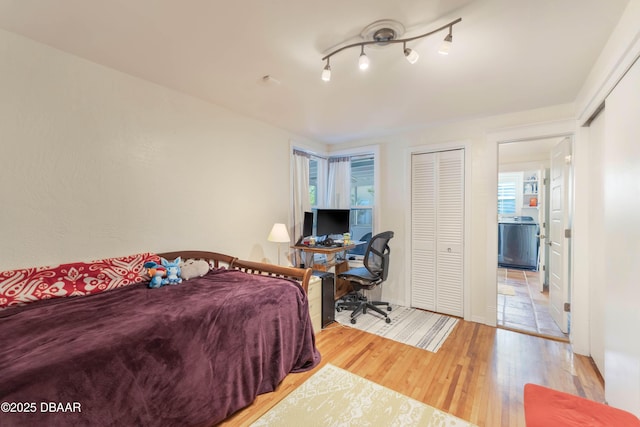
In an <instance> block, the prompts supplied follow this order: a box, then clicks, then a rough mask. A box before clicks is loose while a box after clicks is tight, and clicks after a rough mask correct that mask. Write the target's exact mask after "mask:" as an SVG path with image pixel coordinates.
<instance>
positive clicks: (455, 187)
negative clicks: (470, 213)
mask: <svg viewBox="0 0 640 427" xmlns="http://www.w3.org/2000/svg"><path fill="white" fill-rule="evenodd" d="M463 163H464V152H463V151H462V150H455V151H445V152H442V153H439V162H438V187H437V188H438V191H437V199H436V205H437V216H436V223H437V232H436V240H437V255H436V259H437V261H436V277H437V282H436V309H437V311H438V312H439V313H444V314H451V315H454V316H462V315H463V304H462V290H463V286H462V270H463V268H462V267H463V266H462V242H463V240H462V239H463V234H462V231H463V229H464V228H463V218H464V216H463V212H464V210H463V207H464V205H463V202H464V182H463Z"/></svg>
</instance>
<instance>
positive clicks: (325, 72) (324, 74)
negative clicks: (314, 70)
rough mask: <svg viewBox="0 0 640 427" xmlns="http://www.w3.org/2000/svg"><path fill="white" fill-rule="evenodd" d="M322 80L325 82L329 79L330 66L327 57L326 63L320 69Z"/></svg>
mask: <svg viewBox="0 0 640 427" xmlns="http://www.w3.org/2000/svg"><path fill="white" fill-rule="evenodd" d="M322 80H324V81H325V82H328V81H331V67H330V66H329V59H327V65H325V66H324V69H323V70H322Z"/></svg>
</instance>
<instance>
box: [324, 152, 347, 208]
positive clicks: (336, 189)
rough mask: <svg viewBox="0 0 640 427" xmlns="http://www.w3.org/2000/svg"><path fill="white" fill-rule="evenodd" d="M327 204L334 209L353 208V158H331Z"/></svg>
mask: <svg viewBox="0 0 640 427" xmlns="http://www.w3.org/2000/svg"><path fill="white" fill-rule="evenodd" d="M327 206H328V207H329V208H334V209H350V208H351V159H350V158H349V157H332V158H330V159H329V181H328V189H327Z"/></svg>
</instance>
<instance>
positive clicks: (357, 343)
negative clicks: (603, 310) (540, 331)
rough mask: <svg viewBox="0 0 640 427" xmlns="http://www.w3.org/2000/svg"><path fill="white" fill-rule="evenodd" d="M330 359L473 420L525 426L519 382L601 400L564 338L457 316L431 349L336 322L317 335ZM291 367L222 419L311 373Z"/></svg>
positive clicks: (262, 405)
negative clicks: (292, 370)
mask: <svg viewBox="0 0 640 427" xmlns="http://www.w3.org/2000/svg"><path fill="white" fill-rule="evenodd" d="M316 345H317V346H318V349H319V350H320V352H321V353H322V362H321V364H320V366H322V365H324V364H326V363H331V364H333V365H335V366H338V367H340V368H343V369H346V370H348V371H350V372H352V373H354V374H356V375H360V376H361V377H364V378H367V379H369V380H371V381H373V382H376V383H378V384H381V385H383V386H385V387H387V388H390V389H392V390H396V391H398V392H400V393H402V394H405V395H407V396H409V397H411V398H413V399H416V400H419V401H421V402H424V403H427V404H429V405H431V406H434V407H436V408H439V409H441V410H443V411H446V412H449V413H451V414H452V415H455V416H457V417H460V418H463V419H465V420H468V421H471V422H472V423H475V424H477V425H479V426H489V427H494V426H505V427H506V426H509V427H517V426H524V425H525V424H524V406H523V387H524V385H525V384H526V383H528V382H531V383H536V384H541V385H544V386H547V387H551V388H554V389H557V390H562V391H565V392H568V393H572V394H576V395H579V396H583V397H587V398H589V399H592V400H596V401H598V402H602V401H604V387H603V383H602V379H601V378H600V376H599V375H598V374H597V371H596V370H595V368H594V365H593V363H592V361H591V358H588V357H584V356H579V355H576V354H573V353H572V352H571V346H570V345H569V344H568V343H564V342H560V341H554V340H548V339H544V338H540V337H536V336H531V335H525V334H521V333H518V332H513V331H509V330H505V329H496V328H493V327H490V326H486V325H482V324H479V323H472V322H465V321H464V320H461V321H460V322H458V325H457V326H456V327H455V330H454V331H453V332H452V334H451V335H450V336H449V338H448V339H447V341H446V342H445V343H444V345H443V346H442V347H441V348H440V350H439V351H438V352H437V353H431V352H428V351H426V350H422V349H419V348H415V347H411V346H408V345H404V344H400V343H397V342H395V341H391V340H388V339H385V338H382V337H379V336H377V335H372V334H369V333H366V332H362V331H359V330H357V329H352V328H349V327H343V326H340V325H339V324H337V323H334V324H332V325H330V326H329V328H327V329H324V330H322V331H321V332H319V333H318V334H317V335H316ZM318 369H319V367H317V368H314V369H313V370H312V371H309V372H304V373H299V374H289V375H288V376H287V377H286V378H285V379H284V380H283V382H282V383H281V384H280V386H279V388H278V389H277V390H276V391H274V392H273V393H266V394H263V395H260V396H258V399H257V400H256V401H255V402H254V403H253V404H252V405H251V406H249V407H247V408H245V409H243V410H241V411H239V412H238V413H236V414H235V415H234V416H233V417H231V418H229V419H227V420H226V421H225V422H223V423H222V424H221V425H223V426H240V425H242V426H244V425H248V424H250V423H251V422H253V421H255V420H256V419H257V418H259V417H260V416H261V415H262V414H263V413H265V412H267V411H268V410H269V408H271V407H272V406H273V405H275V404H276V403H277V402H278V401H280V400H281V399H283V398H284V397H285V396H286V395H287V394H289V393H290V392H291V391H292V390H294V389H295V388H296V387H297V386H299V385H300V384H302V383H303V382H304V381H305V380H306V379H307V378H309V377H310V376H311V375H313V373H314V372H316V371H317V370H318Z"/></svg>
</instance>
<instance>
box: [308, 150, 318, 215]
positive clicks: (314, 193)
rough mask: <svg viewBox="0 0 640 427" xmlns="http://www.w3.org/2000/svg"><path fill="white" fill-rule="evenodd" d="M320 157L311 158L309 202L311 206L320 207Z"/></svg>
mask: <svg viewBox="0 0 640 427" xmlns="http://www.w3.org/2000/svg"><path fill="white" fill-rule="evenodd" d="M318 194H319V193H318V159H316V158H314V157H311V158H310V159H309V202H310V203H311V207H312V208H314V209H316V208H317V207H318Z"/></svg>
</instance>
